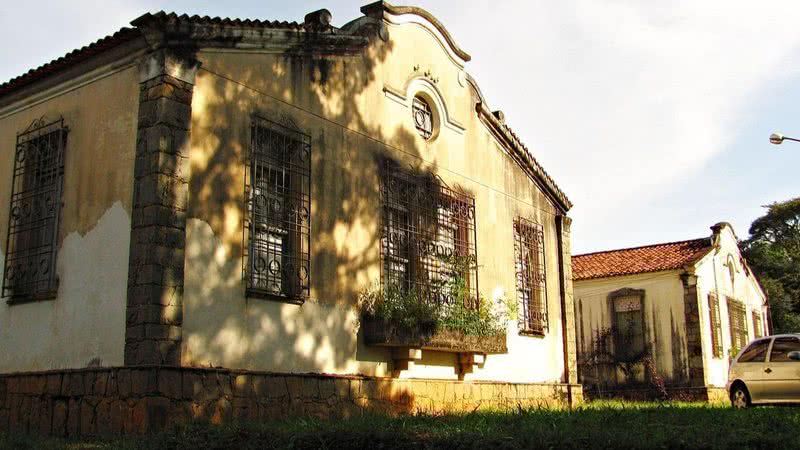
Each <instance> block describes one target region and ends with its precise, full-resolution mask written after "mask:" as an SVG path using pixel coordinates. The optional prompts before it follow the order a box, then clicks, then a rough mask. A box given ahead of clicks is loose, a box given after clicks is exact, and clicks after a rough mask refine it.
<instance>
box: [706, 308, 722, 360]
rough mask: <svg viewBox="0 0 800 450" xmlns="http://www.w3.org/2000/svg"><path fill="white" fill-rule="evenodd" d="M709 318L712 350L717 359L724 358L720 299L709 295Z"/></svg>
mask: <svg viewBox="0 0 800 450" xmlns="http://www.w3.org/2000/svg"><path fill="white" fill-rule="evenodd" d="M708 317H709V319H710V320H709V321H710V324H709V325H710V327H711V350H712V352H713V355H714V357H715V358H722V321H721V320H720V315H719V299H718V298H717V296H716V295H715V294H708Z"/></svg>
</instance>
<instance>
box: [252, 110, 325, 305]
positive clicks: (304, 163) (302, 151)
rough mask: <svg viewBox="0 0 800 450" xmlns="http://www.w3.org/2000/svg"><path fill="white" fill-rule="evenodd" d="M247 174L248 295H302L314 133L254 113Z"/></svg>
mask: <svg viewBox="0 0 800 450" xmlns="http://www.w3.org/2000/svg"><path fill="white" fill-rule="evenodd" d="M250 136H251V140H250V151H249V161H248V168H249V170H248V171H247V172H246V173H247V175H246V177H245V199H246V203H247V214H246V220H245V234H246V236H247V246H246V253H245V263H244V264H243V268H244V269H243V270H244V278H245V280H246V283H247V290H248V293H249V294H256V295H267V296H277V297H282V298H286V299H293V300H302V299H305V298H307V297H308V296H309V291H310V281H311V263H310V262H311V261H310V250H311V242H310V230H311V138H310V137H309V136H307V135H305V134H303V133H301V132H299V131H296V130H293V129H291V128H288V127H286V126H283V125H280V124H277V123H274V122H271V121H269V120H266V119H262V118H255V119H254V120H253V123H252V126H251V135H250Z"/></svg>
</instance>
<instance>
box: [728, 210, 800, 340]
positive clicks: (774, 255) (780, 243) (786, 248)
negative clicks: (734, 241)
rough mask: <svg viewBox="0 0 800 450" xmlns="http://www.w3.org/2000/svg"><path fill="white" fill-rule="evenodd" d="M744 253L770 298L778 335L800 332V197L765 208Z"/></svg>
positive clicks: (774, 324)
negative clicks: (765, 210) (765, 211)
mask: <svg viewBox="0 0 800 450" xmlns="http://www.w3.org/2000/svg"><path fill="white" fill-rule="evenodd" d="M765 208H766V209H767V213H766V214H764V215H763V216H761V217H759V218H758V219H756V220H755V221H753V223H752V225H751V226H750V237H749V238H748V239H747V240H745V241H742V243H741V245H742V251H743V253H744V255H745V257H746V258H747V261H748V263H749V265H750V267H751V268H752V269H753V271H754V272H755V274H756V276H757V277H758V279H759V281H760V282H761V286H762V287H763V288H764V290H765V291H766V294H767V297H768V298H769V303H770V310H771V313H772V323H773V329H774V332H775V333H789V332H794V333H797V332H800V197H798V198H794V199H791V200H787V201H783V202H776V203H772V204H770V205H767V206H766V207H765Z"/></svg>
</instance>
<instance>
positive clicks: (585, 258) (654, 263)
mask: <svg viewBox="0 0 800 450" xmlns="http://www.w3.org/2000/svg"><path fill="white" fill-rule="evenodd" d="M711 248H712V246H711V239H710V238H701V239H692V240H689V241H680V242H667V243H663V244H654V245H647V246H643V247H634V248H624V249H619V250H607V251H603V252H596V253H587V254H584V255H574V256H573V257H572V278H573V280H576V281H577V280H590V279H593V278H604V277H613V276H619V275H633V274H637V273H648V272H659V271H662V270H672V269H679V268H681V267H684V266H686V265H689V264H692V263H694V262H696V261H697V260H698V259H700V258H702V257H703V256H705V255H706V254H707V253H708V252H709V251H710V250H711Z"/></svg>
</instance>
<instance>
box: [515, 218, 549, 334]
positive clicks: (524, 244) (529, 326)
mask: <svg viewBox="0 0 800 450" xmlns="http://www.w3.org/2000/svg"><path fill="white" fill-rule="evenodd" d="M514 254H515V260H516V261H515V268H516V274H517V300H518V301H519V329H520V332H521V333H523V334H525V333H527V334H544V333H546V332H547V328H548V320H547V281H546V276H545V260H544V229H543V228H542V226H541V225H540V224H538V223H534V222H531V221H529V220H526V219H523V218H517V219H516V220H514Z"/></svg>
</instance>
